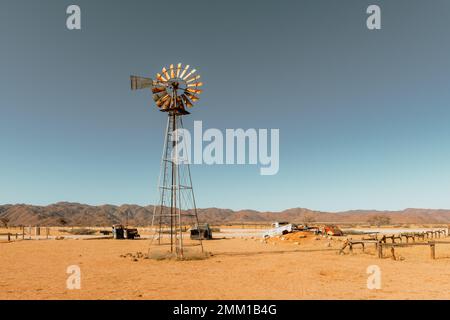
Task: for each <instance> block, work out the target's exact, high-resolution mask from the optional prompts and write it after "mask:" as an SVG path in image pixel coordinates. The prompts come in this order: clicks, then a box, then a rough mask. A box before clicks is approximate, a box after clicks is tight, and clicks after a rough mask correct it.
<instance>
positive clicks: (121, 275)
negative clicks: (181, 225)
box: [0, 239, 450, 299]
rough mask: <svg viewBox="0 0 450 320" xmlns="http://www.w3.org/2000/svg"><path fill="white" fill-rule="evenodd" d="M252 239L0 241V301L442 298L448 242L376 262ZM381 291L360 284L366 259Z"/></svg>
mask: <svg viewBox="0 0 450 320" xmlns="http://www.w3.org/2000/svg"><path fill="white" fill-rule="evenodd" d="M286 242H287V241H278V242H277V243H276V244H273V243H271V242H269V243H267V244H265V243H262V242H260V241H259V239H254V240H252V239H226V240H225V239H224V240H213V241H208V242H205V249H206V250H207V251H209V252H212V253H213V254H214V255H213V256H212V257H210V258H209V259H207V260H199V261H167V260H164V261H155V260H141V259H140V260H138V261H134V260H133V259H132V258H123V257H121V255H124V254H126V253H135V252H138V251H140V252H147V249H148V241H146V240H140V241H115V240H89V241H88V240H62V241H56V240H40V241H19V242H13V243H0V252H1V257H2V266H1V268H0V299H436V298H442V299H450V246H448V245H447V246H437V259H436V260H434V261H433V260H431V259H430V258H429V249H428V247H425V246H424V247H411V248H401V249H399V250H398V253H397V254H398V255H400V257H401V258H402V259H404V260H401V261H393V260H391V259H389V258H386V259H383V260H380V259H378V258H377V257H376V256H375V252H374V250H373V249H372V248H369V250H368V252H367V253H364V254H363V253H361V252H360V251H359V250H358V249H356V250H355V254H354V255H349V254H346V255H343V256H342V255H341V256H340V255H338V254H337V249H338V248H339V247H340V245H341V243H340V242H332V244H331V247H328V246H327V243H328V240H326V239H321V240H308V241H303V242H301V243H300V244H294V243H292V242H290V243H286ZM374 264H375V265H378V266H379V267H380V268H381V271H382V289H381V290H369V289H367V286H366V281H367V277H368V275H367V274H366V269H367V267H368V266H369V265H374ZM69 265H78V266H79V267H80V268H81V290H68V289H67V288H66V280H67V278H68V276H69V275H68V274H66V269H67V267H68V266H69Z"/></svg>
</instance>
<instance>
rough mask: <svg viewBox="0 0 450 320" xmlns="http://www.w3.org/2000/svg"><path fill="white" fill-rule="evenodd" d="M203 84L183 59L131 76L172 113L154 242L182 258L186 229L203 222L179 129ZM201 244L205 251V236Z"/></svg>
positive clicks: (133, 82) (133, 83) (135, 84)
mask: <svg viewBox="0 0 450 320" xmlns="http://www.w3.org/2000/svg"><path fill="white" fill-rule="evenodd" d="M202 86H203V83H202V82H200V75H198V74H197V72H196V70H195V69H190V66H189V65H186V66H184V67H183V66H182V64H181V63H178V65H176V66H175V65H173V64H172V65H170V67H169V68H166V67H164V68H163V69H162V72H161V73H157V74H156V77H155V79H151V78H145V77H138V76H131V90H138V89H146V88H149V89H151V91H152V93H153V100H154V101H155V103H156V106H157V107H158V108H159V109H160V111H162V112H166V113H167V114H168V119H167V127H166V133H165V139H164V148H163V154H162V160H161V168H160V177H159V182H158V189H159V196H160V201H159V204H158V206H155V207H154V212H153V218H152V230H153V231H154V234H153V237H152V244H153V243H154V241H155V240H157V244H158V245H168V246H170V252H172V253H176V256H177V257H178V258H183V255H184V247H185V246H186V244H185V242H184V239H183V231H186V230H187V227H188V226H193V225H195V224H196V225H199V221H198V215H197V207H196V204H195V196H194V189H193V187H192V178H191V172H190V167H189V162H188V159H185V158H182V157H180V156H179V144H180V143H186V141H185V139H184V138H183V137H180V136H179V130H177V129H181V128H183V120H182V117H183V116H185V115H188V114H190V112H188V111H187V110H186V109H190V108H192V107H193V106H194V103H195V102H196V101H198V100H199V97H198V95H199V94H200V93H201V92H202V90H201V89H200V87H202ZM180 140H181V141H180ZM184 147H185V149H184V150H186V147H187V146H186V145H184ZM191 245H192V244H191ZM197 245H200V247H201V250H202V252H203V245H202V241H201V237H200V238H199V243H198V244H197Z"/></svg>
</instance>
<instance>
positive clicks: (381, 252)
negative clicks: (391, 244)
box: [378, 241, 383, 259]
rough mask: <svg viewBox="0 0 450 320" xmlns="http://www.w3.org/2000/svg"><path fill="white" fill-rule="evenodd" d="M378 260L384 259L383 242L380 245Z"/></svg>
mask: <svg viewBox="0 0 450 320" xmlns="http://www.w3.org/2000/svg"><path fill="white" fill-rule="evenodd" d="M378 258H380V259H381V258H383V245H382V244H381V241H380V242H379V243H378Z"/></svg>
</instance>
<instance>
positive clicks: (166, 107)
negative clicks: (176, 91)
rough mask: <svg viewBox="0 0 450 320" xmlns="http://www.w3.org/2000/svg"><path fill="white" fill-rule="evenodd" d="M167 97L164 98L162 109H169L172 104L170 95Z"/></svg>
mask: <svg viewBox="0 0 450 320" xmlns="http://www.w3.org/2000/svg"><path fill="white" fill-rule="evenodd" d="M168 97H169V99H166V101H165V102H163V104H162V107H161V108H162V109H169V108H170V106H171V105H172V98H171V97H170V96H168Z"/></svg>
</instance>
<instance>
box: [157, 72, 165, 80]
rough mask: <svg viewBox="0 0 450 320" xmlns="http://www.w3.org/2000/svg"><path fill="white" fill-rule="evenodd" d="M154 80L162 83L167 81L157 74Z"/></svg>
mask: <svg viewBox="0 0 450 320" xmlns="http://www.w3.org/2000/svg"><path fill="white" fill-rule="evenodd" d="M156 79H158V80H159V81H162V82H166V81H167V79H166V78H164V77H163V76H162V75H161V74H159V73H157V74H156Z"/></svg>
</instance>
